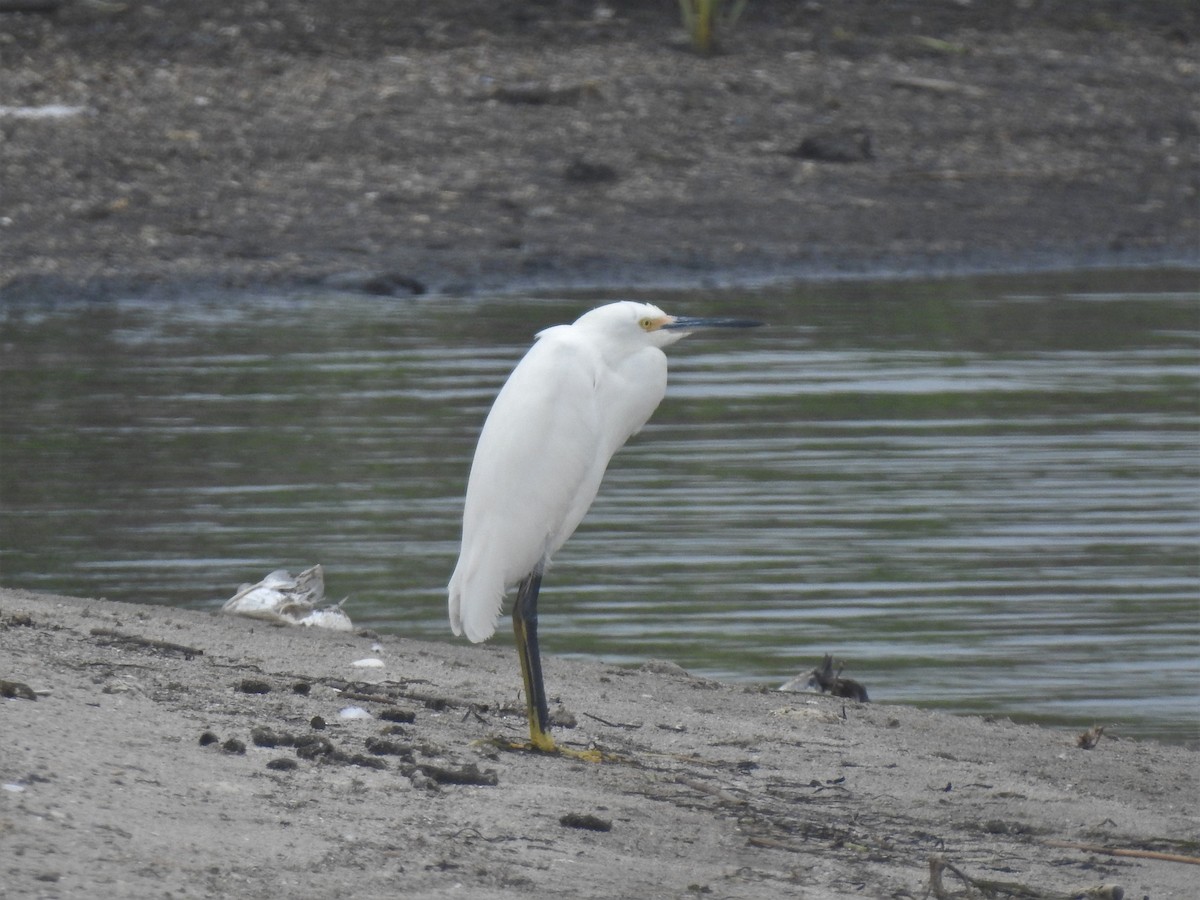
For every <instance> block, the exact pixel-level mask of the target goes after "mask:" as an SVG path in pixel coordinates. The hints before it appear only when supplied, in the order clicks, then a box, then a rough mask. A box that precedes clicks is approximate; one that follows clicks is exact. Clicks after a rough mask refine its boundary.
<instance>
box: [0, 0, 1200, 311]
mask: <svg viewBox="0 0 1200 900" xmlns="http://www.w3.org/2000/svg"><path fill="white" fill-rule="evenodd" d="M13 2H14V0H5V2H4V3H0V7H3V6H4V5H6V4H7V5H12V3H13ZM1197 41H1200V5H1197V4H1195V3H1192V2H1188V0H1154V2H1143V3H1137V4H1130V3H1122V2H1097V0H1070V2H1055V3H1049V2H1038V0H1015V2H986V3H985V2H972V0H941V2H939V0H911V2H903V0H895V2H886V3H885V2H877V0H845V2H837V3H834V2H792V0H752V2H750V3H749V4H748V6H747V9H746V13H745V15H744V17H743V19H742V21H741V22H739V23H738V24H737V26H736V28H734V29H733V30H731V31H730V32H728V33H727V34H726V36H725V40H724V42H723V44H722V48H721V52H720V53H718V54H717V55H715V56H713V57H711V58H702V57H699V56H697V55H696V54H694V53H693V52H691V51H690V50H689V48H688V46H687V44H686V42H685V40H684V37H683V33H682V29H681V28H680V25H679V22H678V10H677V7H676V4H675V3H673V2H668V0H662V2H659V3H644V2H640V0H639V2H633V0H628V2H619V0H612V2H607V3H597V2H583V0H543V2H533V0H526V2H517V0H498V2H492V3H474V2H465V0H439V2H438V3H416V2H393V3H387V4H384V3H379V2H377V0H346V2H339V3H312V2H301V0H261V2H245V3H220V4H219V3H194V2H190V0H152V2H139V0H127V2H122V3H101V2H100V0H76V2H73V3H68V4H67V5H65V6H63V7H62V8H61V9H60V10H59V11H58V12H57V13H56V14H54V15H44V14H21V13H12V12H8V13H3V12H0V106H4V107H7V108H8V109H7V110H6V111H5V114H3V115H0V297H4V296H7V297H10V298H12V297H20V296H30V295H34V296H58V295H61V294H63V293H67V294H69V295H88V294H98V293H103V292H104V291H106V290H111V289H114V288H119V289H128V288H131V287H136V288H138V289H145V288H152V289H154V288H162V287H165V286H186V285H191V284H195V283H197V282H201V283H206V284H212V285H217V286H234V287H236V286H238V285H244V284H255V283H264V282H272V283H281V282H282V283H287V282H305V281H314V280H315V281H320V280H323V279H329V278H330V277H332V278H333V279H334V281H335V283H337V284H340V285H342V286H345V287H351V288H360V289H363V290H370V291H376V292H382V293H397V294H404V293H409V292H413V291H420V290H425V289H429V290H442V291H473V290H489V289H495V288H505V287H514V286H522V285H526V284H541V285H547V286H557V285H587V284H599V283H604V284H622V285H636V284H645V283H648V282H661V281H664V280H668V281H671V280H673V281H678V282H681V283H689V282H692V283H694V282H699V281H705V280H710V279H713V280H738V279H751V278H757V277H762V276H767V277H789V276H805V275H813V274H818V275H819V274H828V273H831V272H840V271H852V272H857V271H868V272H870V271H880V270H883V271H896V270H899V271H911V272H917V273H937V272H944V271H948V270H953V269H962V268H994V267H1000V268H1025V267H1031V266H1060V267H1069V266H1079V265H1095V264H1103V265H1121V264H1142V263H1155V262H1183V263H1186V264H1191V265H1195V264H1196V263H1197V262H1198V261H1200V214H1198V205H1200V200H1198V196H1200V112H1198V109H1197V102H1196V97H1197V96H1200V53H1198V52H1197V43H1196V42H1197ZM46 104H64V105H67V106H77V107H80V108H81V110H80V111H79V112H78V113H77V114H75V115H69V116H66V117H60V118H28V117H26V116H27V115H28V113H27V112H21V110H19V109H17V110H14V109H13V108H24V107H36V106H41V105H46ZM85 286H86V287H85Z"/></svg>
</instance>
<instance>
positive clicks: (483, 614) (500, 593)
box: [449, 564, 504, 644]
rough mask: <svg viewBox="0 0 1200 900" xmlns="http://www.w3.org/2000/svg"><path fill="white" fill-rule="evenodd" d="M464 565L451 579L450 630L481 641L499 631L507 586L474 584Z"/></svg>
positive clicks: (475, 640) (470, 639)
mask: <svg viewBox="0 0 1200 900" xmlns="http://www.w3.org/2000/svg"><path fill="white" fill-rule="evenodd" d="M471 582H472V579H470V578H467V577H465V576H464V574H463V567H462V565H461V564H460V565H459V566H458V568H456V569H455V570H454V575H453V576H452V577H451V579H450V588H449V590H450V630H451V631H453V632H454V633H455V634H456V635H459V634H465V635H466V636H467V640H469V641H471V642H472V643H476V644H478V643H479V642H480V641H486V640H487V639H488V638H490V637H491V636H492V635H493V634H495V633H496V620H497V619H499V618H500V609H501V607H502V606H503V605H504V587H503V585H501V586H500V587H499V588H495V587H493V588H491V589H488V588H483V589H481V588H480V587H479V586H478V585H476V584H472V583H471Z"/></svg>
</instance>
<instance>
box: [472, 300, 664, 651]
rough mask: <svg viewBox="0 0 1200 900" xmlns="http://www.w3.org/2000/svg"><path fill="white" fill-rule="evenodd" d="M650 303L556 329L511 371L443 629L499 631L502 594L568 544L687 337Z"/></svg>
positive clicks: (481, 460)
mask: <svg viewBox="0 0 1200 900" xmlns="http://www.w3.org/2000/svg"><path fill="white" fill-rule="evenodd" d="M672 321H674V320H673V319H672V318H671V317H670V316H667V315H666V314H665V313H664V312H663V311H662V310H661V309H659V308H658V307H656V306H653V305H651V304H649V303H635V302H631V301H621V302H618V303H610V304H608V305H606V306H601V307H599V308H597V309H593V310H592V311H590V312H588V313H586V314H584V315H583V316H581V317H580V318H579V319H577V320H576V321H575V322H574V324H571V325H556V326H554V327H552V328H547V329H546V330H545V331H542V332H540V333H539V334H538V336H537V338H538V339H537V342H536V343H535V344H534V345H533V347H531V348H530V350H529V352H528V353H526V354H525V357H524V358H523V359H522V360H521V361H520V362H519V363H518V364H517V367H516V368H515V369H514V370H513V372H512V374H511V375H510V376H509V378H508V381H507V382H506V383H505V385H504V387H503V388H502V389H501V390H500V393H499V395H498V396H497V397H496V402H495V403H494V404H493V406H492V410H491V412H490V413H489V414H488V417H487V421H486V422H485V423H484V426H483V431H482V433H481V434H480V436H479V445H478V447H477V448H476V451H475V460H474V462H473V464H472V466H471V475H470V478H469V480H468V482H467V497H466V504H465V509H464V511H463V538H462V551H461V554H460V556H459V559H458V565H457V566H456V567H455V569H454V574H453V576H452V577H451V579H450V626H451V628H452V629H453V631H454V633H455V634H456V635H457V634H465V635H466V636H467V637H468V638H469V639H470V640H472V641H485V640H487V639H488V638H490V637H491V636H492V634H493V633H494V632H495V630H496V621H497V619H498V618H499V615H500V611H501V606H502V605H503V601H504V595H505V592H506V591H507V590H508V589H509V588H511V587H514V586H515V585H517V584H518V583H519V582H520V581H521V580H522V579H524V578H525V577H526V576H528V575H529V574H530V573H532V572H540V571H541V570H542V569H543V568H544V567H545V566H546V564H547V563H548V562H549V561H550V558H551V557H552V556H553V555H554V554H555V552H556V551H557V550H558V549H559V548H560V547H561V546H562V545H563V544H564V543H566V541H567V539H568V538H569V537H570V536H571V535H572V534H573V533H574V531H575V528H576V527H577V526H578V525H579V523H580V521H581V520H582V519H583V517H584V515H585V514H586V513H587V511H588V508H589V507H590V506H591V505H592V501H593V500H595V499H596V492H597V491H598V490H599V489H600V482H601V480H602V479H603V477H604V472H605V469H607V468H608V462H609V460H610V459H612V456H613V454H614V453H616V452H617V451H618V450H619V449H620V448H621V447H622V446H623V445H624V444H625V442H626V441H627V440H629V438H630V437H631V436H632V435H634V434H636V433H637V432H638V431H639V430H640V429H641V427H642V426H643V425H645V424H646V421H647V420H648V419H649V418H650V415H651V413H653V412H654V410H655V408H656V407H657V406H658V404H659V402H660V401H661V400H662V398H663V395H664V394H665V393H666V388H667V357H666V355H665V354H664V353H663V352H662V349H661V348H663V347H665V346H668V345H670V344H672V343H674V342H675V341H677V340H679V338H681V337H683V336H684V335H685V334H686V333H687V332H686V331H682V330H678V331H676V330H664V329H663V328H662V326H663V325H664V324H667V323H670V322H672Z"/></svg>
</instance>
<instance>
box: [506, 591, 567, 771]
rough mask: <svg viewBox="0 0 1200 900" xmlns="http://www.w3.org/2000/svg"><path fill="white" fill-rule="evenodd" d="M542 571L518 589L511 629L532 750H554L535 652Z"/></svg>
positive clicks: (537, 655)
mask: <svg viewBox="0 0 1200 900" xmlns="http://www.w3.org/2000/svg"><path fill="white" fill-rule="evenodd" d="M541 586H542V574H541V573H540V572H533V573H531V574H530V575H529V576H528V577H527V578H526V579H525V580H524V581H522V582H521V586H520V588H518V590H517V602H516V603H514V604H513V613H512V618H513V632H514V633H515V634H516V636H517V655H518V656H519V657H520V658H521V677H522V678H523V679H525V703H526V705H527V706H528V708H529V739H530V742H531V743H532V744H533V746H534V749H536V750H544V751H546V752H550V751H553V750H555V749H556V748H555V746H554V738H553V737H551V736H550V707H549V705H548V704H547V703H546V687H545V685H544V684H543V683H542V657H541V654H540V653H539V652H538V639H537V598H538V590H539V589H540V588H541Z"/></svg>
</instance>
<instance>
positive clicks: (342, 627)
mask: <svg viewBox="0 0 1200 900" xmlns="http://www.w3.org/2000/svg"><path fill="white" fill-rule="evenodd" d="M324 600H325V572H324V570H323V569H322V568H321V566H320V564H318V565H315V566H313V567H312V568H311V569H305V570H304V571H303V572H301V573H300V574H299V575H297V576H295V577H292V574H291V573H290V572H288V571H287V570H286V569H276V570H275V571H274V572H272V573H271V574H270V575H268V576H267V577H266V578H264V579H263V580H262V581H260V582H259V583H258V584H243V585H242V586H241V587H240V588H238V591H237V593H236V594H234V595H233V596H232V597H231V598H230V599H229V600H227V601H226V602H225V605H224V606H222V607H221V612H224V613H230V614H232V615H236V616H248V617H249V618H252V619H262V620H264V621H267V622H276V623H279V624H281V625H303V626H305V627H309V628H328V629H330V630H332V631H353V630H354V625H353V623H352V622H351V621H350V617H349V616H348V615H346V613H345V611H344V610H343V609H342V603H345V602H346V601H345V600H342V601H341V602H340V603H335V604H333V605H332V606H326V607H324V608H323V609H317V604H319V603H321V602H323V601H324Z"/></svg>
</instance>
